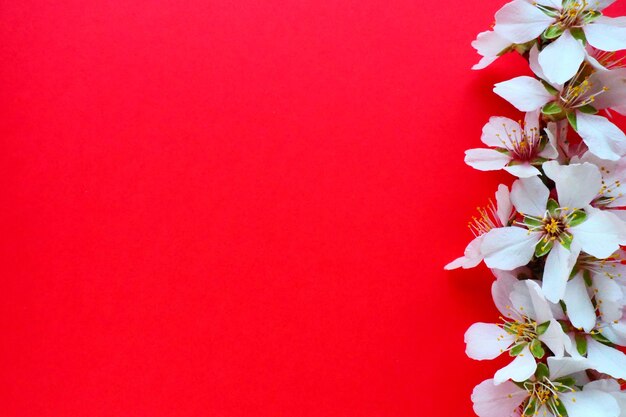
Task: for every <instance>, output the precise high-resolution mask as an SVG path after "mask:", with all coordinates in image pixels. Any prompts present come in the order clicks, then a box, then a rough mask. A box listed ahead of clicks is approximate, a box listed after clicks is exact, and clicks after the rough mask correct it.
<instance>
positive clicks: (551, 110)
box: [541, 101, 563, 116]
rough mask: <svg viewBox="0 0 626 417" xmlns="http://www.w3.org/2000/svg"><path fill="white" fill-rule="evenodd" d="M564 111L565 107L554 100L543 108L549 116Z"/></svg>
mask: <svg viewBox="0 0 626 417" xmlns="http://www.w3.org/2000/svg"><path fill="white" fill-rule="evenodd" d="M562 112H563V107H561V106H560V105H559V103H556V102H554V101H552V102H550V103H548V104H546V105H545V106H543V107H542V108H541V113H543V114H547V115H549V116H552V115H555V114H560V113H562Z"/></svg>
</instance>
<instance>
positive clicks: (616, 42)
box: [583, 16, 626, 51]
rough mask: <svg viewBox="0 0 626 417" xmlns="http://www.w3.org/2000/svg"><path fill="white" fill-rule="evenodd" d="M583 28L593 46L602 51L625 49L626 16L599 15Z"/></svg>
mask: <svg viewBox="0 0 626 417" xmlns="http://www.w3.org/2000/svg"><path fill="white" fill-rule="evenodd" d="M583 30H584V31H585V35H586V37H587V41H588V42H589V44H590V45H592V46H593V47H594V48H597V49H600V50H602V51H619V50H621V49H626V17H607V16H600V17H598V18H597V19H596V20H595V21H594V22H593V23H591V24H589V25H587V26H585V27H584V28H583Z"/></svg>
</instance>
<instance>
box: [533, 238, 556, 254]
mask: <svg viewBox="0 0 626 417" xmlns="http://www.w3.org/2000/svg"><path fill="white" fill-rule="evenodd" d="M553 246H554V240H551V239H550V240H547V241H546V240H543V239H542V240H540V241H539V243H537V246H535V256H536V257H537V258H541V257H542V256H545V255H547V254H548V253H549V252H550V250H551V249H552V247H553Z"/></svg>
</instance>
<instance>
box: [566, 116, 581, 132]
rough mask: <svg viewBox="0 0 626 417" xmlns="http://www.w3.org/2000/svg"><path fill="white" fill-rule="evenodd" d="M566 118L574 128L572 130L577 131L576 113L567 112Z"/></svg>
mask: <svg viewBox="0 0 626 417" xmlns="http://www.w3.org/2000/svg"><path fill="white" fill-rule="evenodd" d="M567 120H568V121H569V124H570V125H571V126H572V127H573V128H574V130H575V131H577V132H578V121H577V120H576V113H574V112H571V113H567Z"/></svg>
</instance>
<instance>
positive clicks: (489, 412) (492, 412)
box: [472, 379, 528, 417]
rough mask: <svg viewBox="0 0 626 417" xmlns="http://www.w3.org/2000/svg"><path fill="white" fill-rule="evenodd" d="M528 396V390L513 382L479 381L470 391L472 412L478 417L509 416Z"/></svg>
mask: <svg viewBox="0 0 626 417" xmlns="http://www.w3.org/2000/svg"><path fill="white" fill-rule="evenodd" d="M526 398H528V392H527V391H526V390H524V389H521V388H519V387H518V386H517V385H515V384H514V383H513V382H510V381H507V382H505V383H503V384H500V385H495V384H494V381H493V379H488V380H486V381H483V382H481V383H480V384H479V385H478V386H476V388H474V391H473V392H472V402H473V403H474V412H475V413H476V414H477V415H478V416H479V417H503V416H509V415H510V414H511V412H512V411H513V410H515V409H516V408H517V407H519V406H520V404H521V403H522V402H523V401H524V400H525V399H526Z"/></svg>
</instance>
